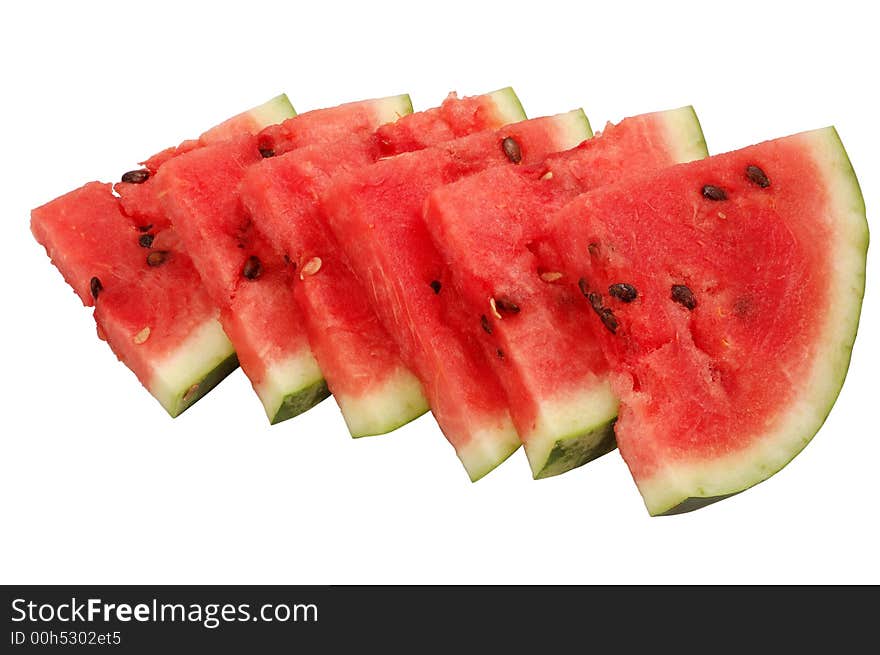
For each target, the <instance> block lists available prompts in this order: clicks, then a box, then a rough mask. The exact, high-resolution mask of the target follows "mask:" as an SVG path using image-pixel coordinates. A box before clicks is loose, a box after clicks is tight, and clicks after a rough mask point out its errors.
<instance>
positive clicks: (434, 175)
mask: <svg viewBox="0 0 880 655" xmlns="http://www.w3.org/2000/svg"><path fill="white" fill-rule="evenodd" d="M590 134H591V132H590V129H589V124H588V122H587V120H586V117H585V116H584V114H583V112H582V111H580V110H578V111H575V112H570V113H567V114H561V115H559V116H554V117H549V118H540V119H535V120H531V121H524V122H521V123H516V124H513V125H509V126H507V127H504V128H502V129H501V130H498V131H486V132H480V133H478V134H474V135H471V136H468V137H464V138H461V139H457V140H455V141H449V142H447V143H444V144H442V145H440V146H437V147H433V148H428V149H426V150H423V151H420V152H414V153H407V154H403V155H399V156H397V157H392V158H390V159H386V160H384V161H380V162H378V163H376V164H374V165H373V166H368V167H365V168H362V169H359V170H358V171H355V172H352V173H350V174H349V175H347V176H344V177H343V178H342V179H341V180H340V181H339V182H338V183H336V184H334V186H333V187H331V188H330V189H329V190H328V191H327V193H326V194H325V196H324V199H323V208H324V211H325V213H326V215H327V218H328V221H329V223H330V225H331V227H332V229H333V231H334V232H335V234H336V236H337V239H338V240H339V243H340V245H341V246H342V247H343V249H344V250H345V252H346V255H347V257H348V261H349V263H350V264H351V266H352V269H353V270H354V271H355V273H356V274H357V275H358V277H359V278H360V280H361V283H362V288H363V289H364V290H365V291H366V293H367V296H368V298H369V299H370V300H371V301H372V303H373V307H374V309H375V310H376V313H377V314H378V316H379V319H380V320H381V322H382V324H383V325H384V327H385V329H386V330H388V332H389V333H390V334H391V335H392V337H393V338H394V340H395V342H396V343H397V345H398V347H399V348H400V352H401V355H402V358H403V361H404V362H405V363H406V364H407V366H409V367H410V369H411V370H413V371H414V372H415V373H416V375H417V376H418V377H419V379H420V380H421V382H422V384H423V386H424V388H425V392H426V395H427V397H428V399H429V403H430V405H431V410H432V411H433V413H434V415H435V417H436V418H437V422H438V423H439V424H440V427H441V429H442V430H443V432H444V433H445V434H446V436H447V438H448V439H449V441H450V442H451V443H452V444H453V446H454V447H455V449H456V452H457V454H458V456H459V458H460V459H461V461H462V463H463V464H464V466H465V469H466V470H467V472H468V474H469V475H470V477H471V479H472V480H477V479H479V478H480V477H482V476H483V475H485V474H486V473H488V472H489V471H490V470H492V469H493V468H494V467H495V466H497V465H498V464H499V463H501V462H502V461H504V460H505V459H506V458H507V457H508V456H509V455H510V454H511V453H512V452H513V451H514V450H515V449H516V448H517V447H518V446H519V438H518V436H517V434H516V431H515V429H514V427H513V424H512V423H511V420H510V414H509V412H508V408H507V401H506V399H505V398H504V395H503V393H502V390H501V387H500V385H499V383H498V381H497V379H496V378H495V376H494V374H493V372H492V370H491V369H490V368H489V366H488V364H487V362H486V361H485V358H484V356H483V353H482V351H481V350H480V349H479V344H477V343H476V342H475V341H474V340H473V339H472V338H470V337H469V335H468V333H467V331H466V327H465V326H466V325H467V324H468V323H469V322H470V320H472V318H473V317H472V316H471V315H469V314H467V313H466V311H465V310H464V308H463V307H461V306H460V305H459V303H458V298H457V296H456V294H455V293H451V292H450V291H451V290H449V289H447V290H446V291H445V292H444V286H445V284H446V283H447V282H448V278H447V273H446V272H445V270H444V264H443V259H442V257H441V256H440V254H439V253H438V252H437V250H436V249H435V248H434V246H433V244H432V243H431V239H430V235H429V234H428V231H427V226H426V225H425V224H424V222H423V221H422V216H421V210H422V204H423V202H424V200H425V198H426V197H427V196H428V194H429V193H430V192H431V190H433V189H434V188H436V187H437V186H439V185H441V184H444V183H449V182H452V181H455V180H457V179H460V178H462V177H464V176H466V175H469V174H471V173H476V172H478V171H480V170H483V169H486V168H488V167H490V166H499V165H508V166H516V165H528V164H530V163H533V162H536V161H541V160H542V159H544V157H546V156H547V155H548V154H549V153H551V152H554V151H557V150H563V149H566V148H570V147H572V146H574V145H575V144H577V143H580V142H581V141H583V140H584V139H585V138H588V137H589V136H590ZM475 320H477V321H479V317H476V319H475ZM499 354H501V353H499Z"/></svg>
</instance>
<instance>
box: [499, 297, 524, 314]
mask: <svg viewBox="0 0 880 655" xmlns="http://www.w3.org/2000/svg"><path fill="white" fill-rule="evenodd" d="M495 309H497V310H498V311H499V312H504V313H505V314H519V305H517V304H516V303H515V302H513V301H512V300H510V299H509V298H496V299H495Z"/></svg>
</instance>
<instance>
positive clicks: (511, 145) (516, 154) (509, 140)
mask: <svg viewBox="0 0 880 655" xmlns="http://www.w3.org/2000/svg"><path fill="white" fill-rule="evenodd" d="M501 149H502V150H503V151H504V154H505V155H506V156H507V158H508V159H509V160H510V161H511V162H513V163H514V164H518V163H520V162H521V161H522V150H521V149H520V147H519V144H518V143H517V142H516V139H514V138H513V137H512V136H508V137H505V139H504V140H503V141H502V142H501Z"/></svg>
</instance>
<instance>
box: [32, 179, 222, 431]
mask: <svg viewBox="0 0 880 655" xmlns="http://www.w3.org/2000/svg"><path fill="white" fill-rule="evenodd" d="M33 227H34V233H35V235H36V236H37V239H38V240H39V241H40V242H41V243H44V245H46V246H47V250H48V251H49V253H50V256H51V257H52V259H53V261H54V262H55V263H56V265H57V266H58V267H59V269H60V270H61V271H62V273H63V274H64V277H65V279H67V281H68V282H69V283H70V284H71V286H73V287H74V289H75V290H76V291H77V293H78V294H79V295H80V296H81V297H83V296H85V297H83V301H84V302H85V303H86V304H89V305H92V304H94V305H95V320H96V321H97V324H98V333H99V335H100V336H101V338H103V339H105V340H106V341H107V342H108V343H109V345H110V347H111V348H112V349H113V351H114V353H116V355H117V357H119V359H120V360H122V361H123V362H124V363H125V364H126V365H127V366H128V367H129V368H130V369H131V370H132V371H133V372H134V373H135V375H137V377H138V379H139V380H140V381H141V383H142V384H143V385H144V386H145V387H147V388H148V389H149V390H150V391H151V393H153V394H154V395H156V396H157V398H159V400H160V401H161V402H162V403H163V405H164V406H165V408H166V409H167V410H168V411H169V412H170V413H171V414H172V415H176V414H177V413H179V412H180V411H182V409H183V408H184V407H183V406H181V402H182V396H183V395H186V392H187V391H189V388H190V387H191V386H192V385H196V384H201V383H202V381H203V377H204V376H205V375H208V374H209V373H210V372H211V371H212V370H214V369H215V368H216V367H217V366H220V365H221V363H222V362H224V361H225V360H227V359H229V358H231V357H232V355H233V352H232V347H231V345H230V344H229V342H228V340H226V339H225V337H223V336H222V334H221V335H218V337H217V338H216V339H215V340H213V341H212V342H211V344H210V350H211V351H210V352H205V353H203V354H204V355H205V360H204V361H196V360H192V359H191V360H189V364H190V365H191V366H192V367H193V368H192V370H191V371H190V372H189V374H187V373H181V375H183V377H184V378H185V379H182V381H181V384H182V385H184V386H183V388H182V389H165V388H162V387H163V384H164V381H163V380H162V379H157V376H158V377H159V378H162V377H164V376H168V375H172V376H174V377H175V378H176V377H178V372H177V371H168V370H166V368H167V366H166V365H169V364H168V363H169V360H172V359H173V358H174V357H175V355H176V353H177V350H178V349H179V348H180V346H181V344H182V343H183V342H185V341H186V340H187V339H188V338H190V337H191V336H193V335H196V334H197V333H199V332H200V331H201V330H203V329H205V326H206V325H207V326H210V325H211V324H215V323H216V318H217V313H218V312H217V310H216V309H215V306H214V304H213V303H212V302H211V301H210V298H209V297H208V295H207V293H205V291H204V289H203V288H202V287H201V284H200V282H199V276H198V273H197V272H196V270H195V267H194V266H193V264H192V261H191V260H190V258H189V256H188V255H187V254H186V252H185V251H184V250H183V249H182V248H181V245H180V242H179V239H178V238H177V236H176V234H175V233H174V232H173V231H172V230H168V229H165V230H159V231H155V230H150V231H147V232H144V231H142V230H139V229H138V227H137V225H136V222H135V221H133V220H132V219H130V218H129V217H128V216H126V215H125V214H124V213H123V211H122V208H121V207H120V203H119V200H118V199H117V198H116V197H115V196H114V195H113V193H112V187H111V185H110V184H101V183H98V182H92V183H89V184H87V185H85V186H84V187H82V188H80V189H77V190H76V191H72V192H70V193H68V194H66V195H64V196H62V197H61V198H58V199H56V200H54V201H52V202H51V203H49V204H47V205H44V206H43V207H40V208H38V209H36V210H34V212H33ZM145 235H147V236H149V237H150V240H151V245H150V247H149V248H145V247H143V245H141V243H140V240H141V238H142V237H144V236H145ZM151 257H152V259H149V258H151ZM149 261H152V262H153V263H154V265H150V263H149ZM157 262H158V263H157ZM93 278H94V279H96V280H98V284H95V283H93V282H92V280H93ZM93 290H94V291H96V292H97V298H95V297H94V295H93V293H92V292H93ZM233 368H234V365H233ZM227 372H228V371H227ZM216 382H219V380H216V381H215V382H214V384H216ZM206 387H207V384H205V385H203V386H202V388H201V389H200V391H201V393H204V392H205V391H206ZM195 391H196V390H193V392H192V393H191V394H190V395H189V396H188V397H187V398H186V403H187V404H191V402H190V401H192V400H194V398H193V396H194V395H195ZM178 395H179V396H180V397H177V396H178Z"/></svg>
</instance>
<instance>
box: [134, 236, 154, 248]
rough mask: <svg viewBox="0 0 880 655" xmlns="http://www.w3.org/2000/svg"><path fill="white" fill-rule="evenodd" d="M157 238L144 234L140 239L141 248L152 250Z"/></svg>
mask: <svg viewBox="0 0 880 655" xmlns="http://www.w3.org/2000/svg"><path fill="white" fill-rule="evenodd" d="M155 238H156V236H155V235H153V234H142V235H140V236H139V237H138V245H139V246H140V247H141V248H152V247H153V239H155Z"/></svg>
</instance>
